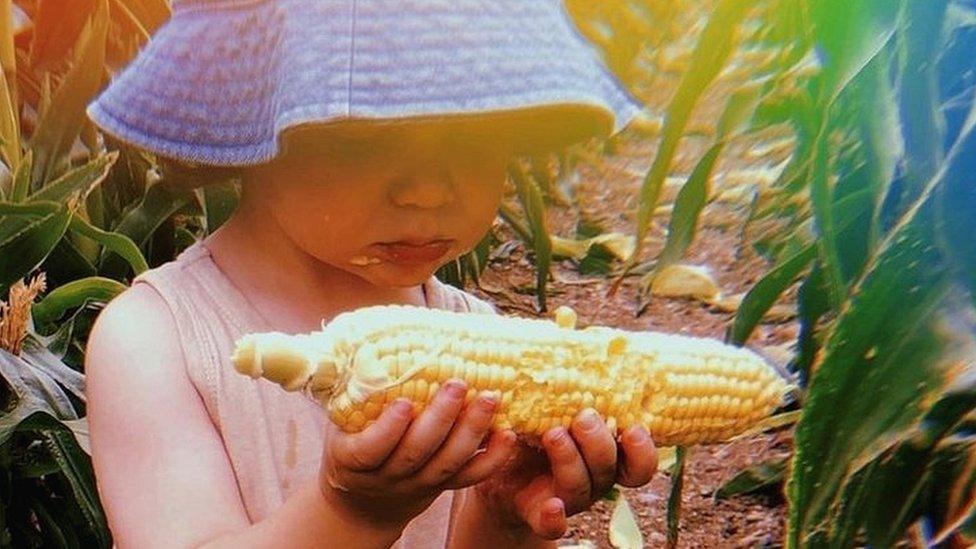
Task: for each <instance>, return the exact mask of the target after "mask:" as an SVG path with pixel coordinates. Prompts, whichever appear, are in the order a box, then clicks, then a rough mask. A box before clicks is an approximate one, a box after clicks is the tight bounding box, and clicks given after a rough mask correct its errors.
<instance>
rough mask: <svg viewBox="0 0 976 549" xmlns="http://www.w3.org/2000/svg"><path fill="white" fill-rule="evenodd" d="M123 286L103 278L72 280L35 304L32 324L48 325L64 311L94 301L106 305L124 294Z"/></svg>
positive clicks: (32, 312) (58, 318)
mask: <svg viewBox="0 0 976 549" xmlns="http://www.w3.org/2000/svg"><path fill="white" fill-rule="evenodd" d="M125 289H126V286H125V284H122V283H121V282H118V281H115V280H112V279H110V278H103V277H97V276H93V277H89V278H83V279H81V280H73V281H71V282H69V283H67V284H63V285H61V286H58V287H57V288H55V289H54V290H52V291H51V292H50V293H48V294H47V295H46V296H44V299H42V300H41V301H40V302H38V303H36V304H35V305H34V307H33V308H32V309H31V315H32V317H33V319H34V323H35V324H38V325H44V324H49V323H51V322H56V321H58V320H60V319H61V317H62V316H63V315H64V313H65V312H66V311H68V310H69V309H73V308H75V307H81V306H83V305H85V304H86V303H89V302H92V301H95V302H102V303H107V302H109V301H110V300H111V299H112V298H114V297H115V296H117V295H118V294H120V293H122V292H124V291H125Z"/></svg>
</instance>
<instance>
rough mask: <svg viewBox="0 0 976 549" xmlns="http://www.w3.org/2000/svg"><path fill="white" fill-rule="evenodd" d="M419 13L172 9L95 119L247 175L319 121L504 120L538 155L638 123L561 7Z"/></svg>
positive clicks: (308, 3)
mask: <svg viewBox="0 0 976 549" xmlns="http://www.w3.org/2000/svg"><path fill="white" fill-rule="evenodd" d="M192 4H193V2H184V3H182V4H181V5H192ZM205 4H208V3H207V2H202V3H201V5H205ZM221 5H224V4H221ZM411 6H412V7H411V9H405V8H404V6H403V4H402V3H400V0H373V1H371V2H365V3H363V2H359V3H354V2H351V1H349V2H341V1H330V2H321V1H319V0H280V1H275V2H241V5H240V6H238V7H234V8H226V9H225V8H210V7H206V8H200V9H179V10H175V11H174V15H173V18H172V19H171V20H170V21H168V22H167V23H166V24H164V25H163V26H162V27H161V28H160V29H159V30H158V31H157V33H156V34H155V35H154V37H153V39H152V40H151V41H150V42H149V44H148V45H147V46H146V48H145V49H144V50H143V51H142V52H140V54H139V56H138V57H137V58H136V59H135V60H134V61H133V62H132V63H131V64H130V65H129V66H128V67H127V68H126V69H125V70H124V71H123V72H122V73H121V74H120V75H119V76H118V77H117V78H115V79H114V80H113V81H112V83H111V84H110V85H109V87H108V88H107V89H106V90H105V91H104V92H103V93H102V94H101V95H100V96H99V97H98V98H97V99H96V100H95V101H94V102H92V103H91V104H90V105H89V108H88V115H89V117H90V118H91V119H92V121H93V122H95V123H96V124H97V125H98V126H100V127H101V129H102V130H103V131H105V132H106V133H108V134H111V135H112V136H113V137H115V138H116V139H118V140H120V141H123V142H126V143H129V144H131V145H134V146H137V147H140V148H143V149H146V150H149V151H152V152H155V153H157V154H160V155H163V156H166V157H169V158H172V159H175V160H179V161H184V162H190V163H197V164H203V165H209V166H247V165H255V164H262V163H265V162H267V161H269V160H271V159H273V158H275V157H277V156H278V155H279V154H280V152H281V151H280V141H281V139H280V137H281V135H282V134H284V133H287V132H288V131H291V128H294V127H301V126H306V125H310V124H322V125H331V124H346V125H350V124H359V123H373V124H375V123H379V124H390V123H394V124H395V123H416V122H420V121H430V120H440V121H450V120H455V119H460V118H467V119H470V118H472V117H484V118H485V119H486V120H488V119H490V120H492V121H494V122H503V121H506V120H508V121H511V123H512V124H515V123H518V124H519V128H521V129H520V132H519V136H518V139H517V141H518V150H519V151H521V152H523V153H525V154H534V153H538V152H543V151H549V150H554V149H559V148H561V147H565V146H567V145H570V144H572V143H575V142H579V141H582V140H585V139H587V138H589V137H594V136H606V135H609V134H611V133H613V132H614V131H617V130H619V129H621V128H622V127H623V126H624V125H626V123H628V122H629V121H630V120H631V119H632V118H633V117H634V116H635V115H636V114H637V113H638V112H639V111H640V105H639V103H637V102H636V101H635V100H634V99H633V98H632V97H631V96H630V95H629V94H628V93H627V92H626V91H625V90H624V89H623V88H622V87H621V86H620V85H619V83H618V82H616V80H615V79H614V78H613V77H612V76H611V75H610V73H609V72H608V71H607V70H606V68H605V67H604V66H603V65H602V63H601V62H600V60H599V59H598V56H597V55H596V52H595V51H594V50H593V48H592V47H591V46H589V44H588V43H586V42H585V40H584V39H583V38H582V37H581V36H580V35H579V33H578V32H577V31H576V30H575V27H573V26H572V23H571V22H570V21H569V19H568V16H567V14H566V13H565V11H564V9H563V8H562V4H561V2H559V1H556V0H551V1H543V0H538V1H535V0H534V1H532V2H525V1H524V0H452V2H431V3H415V4H411Z"/></svg>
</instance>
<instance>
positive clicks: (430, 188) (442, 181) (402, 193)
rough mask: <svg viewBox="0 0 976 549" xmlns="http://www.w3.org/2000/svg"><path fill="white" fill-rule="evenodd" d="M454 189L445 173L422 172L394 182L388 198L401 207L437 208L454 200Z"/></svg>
mask: <svg viewBox="0 0 976 549" xmlns="http://www.w3.org/2000/svg"><path fill="white" fill-rule="evenodd" d="M454 195H455V189H454V183H453V182H452V181H451V178H450V177H449V176H448V175H446V174H424V175H418V176H415V177H408V178H404V179H401V180H399V181H397V182H395V183H394V184H393V185H392V186H391V188H390V199H391V200H392V201H393V203H394V204H396V205H397V206H400V207H403V208H439V207H441V206H445V205H447V204H450V203H451V202H453V201H454Z"/></svg>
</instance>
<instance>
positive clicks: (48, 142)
mask: <svg viewBox="0 0 976 549" xmlns="http://www.w3.org/2000/svg"><path fill="white" fill-rule="evenodd" d="M106 1H107V0H96V2H97V4H96V9H95V11H94V12H93V14H92V16H91V18H90V20H89V22H88V24H87V25H86V26H85V29H84V30H83V31H82V33H81V37H80V38H79V41H78V44H77V46H76V48H75V49H76V54H75V55H74V59H73V61H74V62H73V65H72V67H71V69H70V70H69V71H68V73H67V74H66V75H65V77H64V79H63V80H62V81H61V84H60V85H59V86H58V89H57V90H56V91H55V92H54V96H53V97H52V98H51V102H52V105H55V106H56V108H48V109H45V110H44V112H43V113H41V115H40V120H38V123H37V130H36V131H35V133H34V135H33V136H32V137H31V149H32V150H33V151H34V160H35V165H34V175H33V178H32V179H33V180H34V181H35V182H39V181H46V180H47V179H49V178H50V177H51V176H53V175H54V174H55V172H56V171H57V169H58V167H59V166H60V164H61V162H62V161H63V160H64V158H65V157H66V155H67V154H68V153H69V152H70V151H71V147H72V146H73V145H74V142H75V139H76V138H77V137H78V133H79V132H80V131H81V127H82V125H83V123H84V121H85V116H86V115H85V107H86V106H87V105H88V103H89V101H91V99H92V97H94V96H95V94H96V93H97V92H98V90H99V89H100V88H101V85H102V76H103V74H104V72H105V68H104V65H105V38H106V35H107V32H108V6H107V4H106Z"/></svg>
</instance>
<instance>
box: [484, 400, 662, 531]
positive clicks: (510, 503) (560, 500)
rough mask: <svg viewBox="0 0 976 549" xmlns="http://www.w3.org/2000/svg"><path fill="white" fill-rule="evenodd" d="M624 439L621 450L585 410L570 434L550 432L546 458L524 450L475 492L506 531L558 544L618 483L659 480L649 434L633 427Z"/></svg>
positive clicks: (558, 430) (545, 443)
mask: <svg viewBox="0 0 976 549" xmlns="http://www.w3.org/2000/svg"><path fill="white" fill-rule="evenodd" d="M621 439H622V440H621V442H620V443H619V448H618V443H617V442H616V441H615V440H614V437H613V435H611V434H610V431H609V430H608V429H607V426H606V424H605V423H604V422H603V420H602V419H600V417H599V415H598V414H597V413H596V412H595V411H593V410H590V409H588V410H584V411H583V412H581V413H580V414H579V415H578V416H576V418H575V420H574V421H573V424H572V426H571V427H570V430H569V431H567V430H566V429H565V428H563V427H555V428H553V429H550V430H549V431H547V432H546V434H545V435H544V436H543V437H542V444H543V447H544V448H545V453H543V452H540V451H538V450H536V449H533V448H529V447H526V446H520V447H519V448H518V450H517V451H516V456H515V458H514V459H512V460H511V461H510V462H508V463H507V464H506V465H505V466H504V468H503V470H502V471H500V472H499V473H498V474H496V475H493V476H492V477H491V478H489V479H488V480H487V481H485V482H483V483H481V484H479V485H478V486H477V487H476V489H475V492H476V493H477V494H478V495H479V496H480V497H479V498H477V499H478V504H479V505H482V506H483V512H485V513H486V514H487V515H489V516H490V517H493V520H494V521H496V522H498V523H500V524H501V525H502V526H503V527H506V528H508V529H510V530H513V531H519V530H527V529H529V530H531V531H532V532H534V533H535V534H536V535H537V536H540V537H543V538H546V539H558V538H559V537H561V536H562V535H563V533H565V531H566V528H567V523H566V518H567V517H569V516H571V515H574V514H576V513H579V512H581V511H585V510H586V509H589V507H590V506H591V505H592V504H593V503H594V502H595V501H596V500H598V499H600V497H601V496H603V495H604V494H605V493H606V492H607V491H608V490H609V489H610V488H611V487H612V486H613V485H614V484H615V483H617V484H620V485H622V486H629V487H637V486H642V485H644V484H646V483H647V482H649V481H650V480H651V477H652V476H654V473H655V471H656V470H657V450H656V449H655V447H654V442H653V441H652V440H651V437H650V435H648V433H647V430H645V429H644V428H643V427H637V426H635V427H631V428H630V429H628V430H627V431H625V432H624V434H623V436H622V437H621ZM621 453H622V454H623V455H620V454H621ZM547 456H548V459H547Z"/></svg>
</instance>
